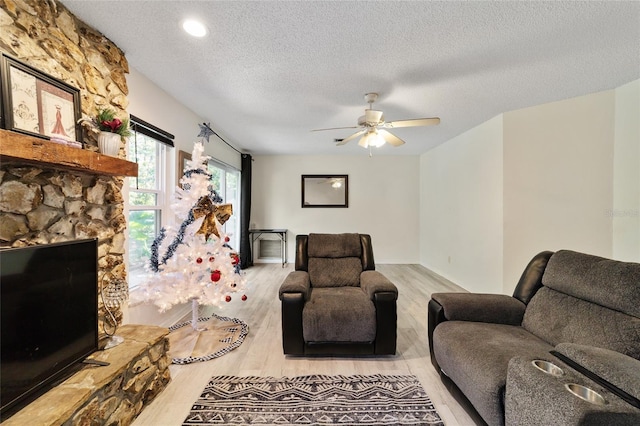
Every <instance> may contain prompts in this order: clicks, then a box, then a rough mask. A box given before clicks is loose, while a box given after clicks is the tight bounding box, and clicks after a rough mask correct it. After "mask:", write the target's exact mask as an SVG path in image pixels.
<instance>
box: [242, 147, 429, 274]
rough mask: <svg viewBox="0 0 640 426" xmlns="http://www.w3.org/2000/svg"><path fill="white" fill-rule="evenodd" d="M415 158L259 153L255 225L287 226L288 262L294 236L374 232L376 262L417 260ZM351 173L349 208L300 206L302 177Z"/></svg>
mask: <svg viewBox="0 0 640 426" xmlns="http://www.w3.org/2000/svg"><path fill="white" fill-rule="evenodd" d="M418 168H419V164H418V157H416V156H410V157H407V156H397V157H396V156H375V155H374V156H373V157H371V158H369V157H368V155H367V152H366V151H365V150H363V151H362V155H361V156H357V155H353V156H344V155H333V156H286V155H283V156H255V157H254V162H253V170H252V174H253V179H252V181H253V188H252V197H251V199H252V201H251V210H252V213H251V223H252V224H253V225H254V226H255V227H258V228H286V229H288V230H289V232H288V239H289V241H288V247H287V253H288V257H289V262H293V260H294V258H295V236H296V234H308V233H311V232H314V233H341V232H357V233H363V234H370V235H371V238H372V240H373V248H374V255H375V261H376V262H377V263H417V262H418V260H419V257H418V208H419V206H418V178H419V172H418ZM303 174H347V175H349V207H348V208H302V207H301V175H303Z"/></svg>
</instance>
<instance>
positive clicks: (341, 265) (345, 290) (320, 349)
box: [279, 234, 398, 355]
mask: <svg viewBox="0 0 640 426" xmlns="http://www.w3.org/2000/svg"><path fill="white" fill-rule="evenodd" d="M279 297H280V300H281V302H282V345H283V349H284V353H285V354H291V355H344V354H348V355H373V354H375V355H392V354H395V352H396V300H397V298H398V290H397V288H396V286H395V285H394V284H393V283H392V282H391V281H389V280H388V279H387V278H386V277H385V276H384V275H382V274H381V273H379V272H377V271H376V270H375V262H374V260H373V249H372V246H371V237H370V236H369V235H366V234H309V235H297V236H296V260H295V271H293V272H291V273H290V274H289V275H288V276H287V277H286V278H285V280H284V282H283V283H282V285H281V286H280V291H279Z"/></svg>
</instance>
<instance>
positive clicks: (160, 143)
mask: <svg viewBox="0 0 640 426" xmlns="http://www.w3.org/2000/svg"><path fill="white" fill-rule="evenodd" d="M131 124H132V126H131V127H132V132H133V135H132V136H131V137H130V138H129V140H128V142H127V159H128V160H129V161H135V162H137V163H138V177H137V179H136V178H129V179H128V181H129V182H128V191H127V192H128V196H127V199H126V200H125V204H126V207H127V211H128V223H127V231H128V232H127V234H128V237H127V244H128V247H127V260H128V275H129V287H130V288H134V287H136V286H138V285H139V284H140V282H141V280H142V278H143V274H144V273H145V265H146V263H147V262H148V261H149V256H150V255H151V244H152V243H153V240H154V239H155V238H156V236H157V235H158V233H159V232H160V228H161V227H162V209H163V207H164V205H165V202H166V199H165V198H166V195H165V194H166V184H165V182H166V176H165V171H166V170H167V145H168V144H169V143H170V146H173V142H171V139H172V138H173V136H172V135H170V134H168V133H166V132H164V131H162V130H160V129H157V128H155V127H153V126H151V125H150V124H148V123H146V122H144V121H142V120H140V119H138V118H136V117H134V116H131ZM167 140H168V142H167ZM125 194H126V193H125Z"/></svg>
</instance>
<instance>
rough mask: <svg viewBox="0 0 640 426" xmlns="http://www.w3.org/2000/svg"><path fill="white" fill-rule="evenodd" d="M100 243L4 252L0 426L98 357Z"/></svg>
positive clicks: (0, 262) (0, 266) (0, 270)
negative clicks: (92, 356)
mask: <svg viewBox="0 0 640 426" xmlns="http://www.w3.org/2000/svg"><path fill="white" fill-rule="evenodd" d="M97 251H98V243H97V240H96V239H90V240H76V241H69V242H65V243H57V244H46V245H36V246H30V247H22V248H11V249H5V250H0V328H1V334H0V353H1V358H0V369H1V371H0V373H1V374H0V383H1V390H0V401H1V403H2V409H1V412H0V419H1V420H4V419H6V418H7V417H8V416H10V415H13V414H14V413H15V412H16V411H18V410H19V409H21V408H22V407H24V405H26V404H28V403H29V402H31V401H32V400H33V399H35V398H36V397H37V396H39V395H40V394H42V393H43V392H46V391H47V390H48V389H49V388H50V387H51V386H52V385H53V384H55V383H57V382H58V381H60V380H63V379H65V378H66V377H67V376H68V375H70V374H71V373H73V372H74V371H76V370H77V369H78V368H77V367H78V366H79V365H81V364H80V363H81V361H82V360H83V359H85V358H86V357H87V356H88V355H90V354H91V353H93V352H95V351H96V350H98V312H97V311H98V265H97V264H98V260H97Z"/></svg>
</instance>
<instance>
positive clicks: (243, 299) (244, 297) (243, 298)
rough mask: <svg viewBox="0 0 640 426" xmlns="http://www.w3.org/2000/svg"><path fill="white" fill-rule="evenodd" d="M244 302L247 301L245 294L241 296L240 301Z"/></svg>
mask: <svg viewBox="0 0 640 426" xmlns="http://www.w3.org/2000/svg"><path fill="white" fill-rule="evenodd" d="M245 300H247V295H246V294H243V295H242V301H243V302H244V301H245Z"/></svg>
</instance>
